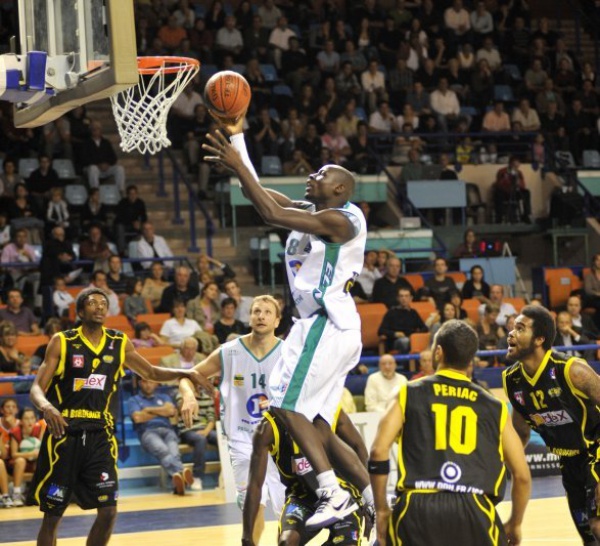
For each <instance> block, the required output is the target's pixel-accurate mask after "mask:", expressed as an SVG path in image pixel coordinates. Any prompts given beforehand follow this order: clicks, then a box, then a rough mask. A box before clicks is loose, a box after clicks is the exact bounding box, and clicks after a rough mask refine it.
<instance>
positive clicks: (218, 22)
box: [204, 0, 225, 31]
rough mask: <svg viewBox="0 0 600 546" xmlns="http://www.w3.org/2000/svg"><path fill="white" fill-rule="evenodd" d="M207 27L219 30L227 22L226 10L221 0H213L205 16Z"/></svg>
mask: <svg viewBox="0 0 600 546" xmlns="http://www.w3.org/2000/svg"><path fill="white" fill-rule="evenodd" d="M204 20H205V21H206V28H208V29H210V30H212V31H217V30H219V29H220V28H221V27H222V26H223V25H224V24H225V10H224V9H223V2H221V0H213V2H212V4H211V6H210V8H209V10H208V13H207V14H206V16H205V17H204Z"/></svg>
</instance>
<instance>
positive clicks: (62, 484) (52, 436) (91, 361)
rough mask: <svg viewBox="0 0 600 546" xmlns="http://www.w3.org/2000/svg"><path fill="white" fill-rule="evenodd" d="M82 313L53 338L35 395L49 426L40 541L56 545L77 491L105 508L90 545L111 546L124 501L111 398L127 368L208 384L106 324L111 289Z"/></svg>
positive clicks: (38, 477) (89, 503)
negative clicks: (160, 363) (159, 362)
mask: <svg viewBox="0 0 600 546" xmlns="http://www.w3.org/2000/svg"><path fill="white" fill-rule="evenodd" d="M76 310H77V315H78V317H79V318H80V319H81V326H80V327H79V328H76V329H73V330H67V331H65V332H59V333H58V334H55V335H54V336H53V337H52V339H51V340H50V343H49V344H48V348H47V349H46V355H45V357H44V361H43V362H42V365H41V366H40V369H39V372H38V374H37V376H36V378H35V381H34V383H33V386H32V387H31V393H30V398H31V401H32V402H33V404H34V405H35V406H36V407H37V408H38V409H39V410H40V411H41V412H42V413H43V415H44V419H45V420H46V423H47V425H48V427H47V430H46V433H45V434H44V437H43V439H42V447H41V448H40V455H39V458H38V464H37V468H36V473H35V477H34V483H33V487H32V495H31V501H32V502H33V503H35V504H39V505H40V509H41V510H42V512H44V519H43V521H42V525H41V527H40V531H39V534H38V539H37V543H38V545H39V546H55V545H56V533H57V530H58V525H59V523H60V520H61V519H62V516H63V513H64V511H65V510H66V508H67V506H68V505H69V501H70V499H71V497H72V496H73V494H74V493H75V494H76V499H77V502H78V504H79V505H80V506H81V508H83V509H84V510H91V509H93V508H96V509H97V513H98V515H97V517H96V521H95V522H94V524H93V525H92V528H91V530H90V533H89V536H88V544H90V545H93V546H103V545H105V544H107V543H108V541H109V539H110V535H111V533H112V529H113V525H114V523H115V520H116V515H117V507H116V505H117V498H118V477H117V456H118V446H117V440H116V438H115V436H114V425H115V419H114V415H113V412H112V408H111V401H114V399H113V395H114V394H115V392H116V391H117V387H118V384H119V381H120V380H121V377H123V375H124V370H123V367H124V366H127V367H128V368H130V369H131V370H133V371H134V372H135V373H137V374H138V375H140V376H142V377H144V378H145V379H149V380H151V381H173V380H176V379H181V378H182V377H187V378H189V379H190V380H191V381H193V383H194V384H196V385H199V386H202V385H205V384H206V380H205V378H204V377H203V376H201V375H200V374H198V373H197V372H194V371H192V370H178V369H171V368H160V367H157V366H153V365H152V364H150V363H149V362H148V361H147V360H146V359H145V358H143V357H142V356H141V355H140V354H139V353H137V351H136V350H135V349H134V347H133V345H132V343H131V341H129V339H128V338H127V336H126V335H125V334H124V333H123V332H119V331H117V330H110V329H108V328H105V327H104V326H103V324H104V320H105V319H106V314H107V312H108V295H107V294H106V293H105V292H104V291H103V290H101V289H99V288H87V289H85V290H83V291H82V292H81V293H80V294H79V296H78V297H77V302H76Z"/></svg>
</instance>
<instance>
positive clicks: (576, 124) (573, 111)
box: [565, 99, 598, 165]
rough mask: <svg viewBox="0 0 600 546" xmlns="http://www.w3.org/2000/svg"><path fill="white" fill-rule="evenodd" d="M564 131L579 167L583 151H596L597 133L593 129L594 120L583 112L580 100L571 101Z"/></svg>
mask: <svg viewBox="0 0 600 546" xmlns="http://www.w3.org/2000/svg"><path fill="white" fill-rule="evenodd" d="M565 129H566V130H567V134H568V135H569V139H570V142H571V153H572V154H573V158H574V159H575V162H576V163H577V164H578V165H581V162H582V156H583V151H584V150H597V149H598V132H597V131H596V130H595V128H594V118H593V117H592V116H591V115H590V114H588V113H586V112H584V111H583V105H582V103H581V100H580V99H573V101H572V102H571V108H570V109H569V112H567V116H566V121H565Z"/></svg>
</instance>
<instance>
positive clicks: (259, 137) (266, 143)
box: [249, 106, 281, 165]
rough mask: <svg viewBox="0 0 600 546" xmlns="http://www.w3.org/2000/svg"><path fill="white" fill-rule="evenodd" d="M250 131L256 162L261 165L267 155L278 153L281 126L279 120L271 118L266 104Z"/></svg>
mask: <svg viewBox="0 0 600 546" xmlns="http://www.w3.org/2000/svg"><path fill="white" fill-rule="evenodd" d="M249 133H250V137H251V139H252V149H253V150H254V161H255V164H257V165H260V164H261V161H262V158H263V156H265V155H277V151H278V147H279V143H278V140H279V137H280V136H281V127H280V125H279V123H278V122H277V121H275V120H274V119H272V118H271V114H270V113H269V109H268V108H267V107H266V106H264V107H263V108H261V109H260V110H259V112H258V116H257V119H256V120H255V121H254V122H252V123H251V124H250V131H249Z"/></svg>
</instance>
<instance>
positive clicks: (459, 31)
mask: <svg viewBox="0 0 600 546" xmlns="http://www.w3.org/2000/svg"><path fill="white" fill-rule="evenodd" d="M444 23H445V25H446V28H447V29H448V30H449V31H450V32H451V34H452V35H454V36H456V37H460V36H463V35H464V34H466V33H467V32H469V30H470V29H471V17H470V16H469V12H468V11H467V10H466V9H465V8H464V7H463V3H462V0H454V2H452V7H450V8H447V9H446V11H445V12H444Z"/></svg>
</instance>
